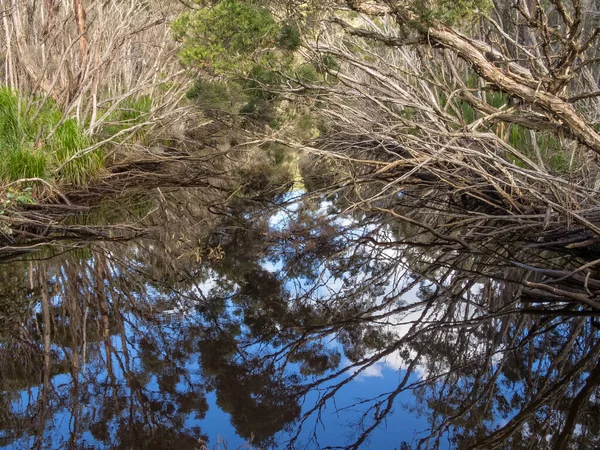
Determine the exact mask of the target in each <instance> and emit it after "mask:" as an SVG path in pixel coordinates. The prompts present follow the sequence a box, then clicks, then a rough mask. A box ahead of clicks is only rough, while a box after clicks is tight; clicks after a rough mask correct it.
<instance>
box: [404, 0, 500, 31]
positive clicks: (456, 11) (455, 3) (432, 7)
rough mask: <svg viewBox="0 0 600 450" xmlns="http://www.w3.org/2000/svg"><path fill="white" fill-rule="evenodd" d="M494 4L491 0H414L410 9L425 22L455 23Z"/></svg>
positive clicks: (469, 17)
mask: <svg viewBox="0 0 600 450" xmlns="http://www.w3.org/2000/svg"><path fill="white" fill-rule="evenodd" d="M492 6H493V3H492V1H491V0H435V1H433V2H423V1H422V0H412V1H411V3H410V4H409V9H410V10H412V11H413V12H414V13H415V14H416V15H417V16H418V17H419V18H420V19H421V20H423V21H425V22H429V21H432V20H440V21H442V22H445V23H447V24H449V25H454V24H457V23H458V22H460V21H461V20H465V19H466V20H469V19H471V18H472V17H473V16H474V15H475V14H476V13H477V12H485V11H487V10H489V9H490V8H491V7H492Z"/></svg>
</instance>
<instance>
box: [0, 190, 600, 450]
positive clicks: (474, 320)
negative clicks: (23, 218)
mask: <svg viewBox="0 0 600 450" xmlns="http://www.w3.org/2000/svg"><path fill="white" fill-rule="evenodd" d="M204 195H205V194H204V193H203V191H202V190H201V189H173V190H171V191H169V192H160V193H158V194H157V195H156V197H152V198H147V199H144V200H143V201H139V202H136V203H135V204H134V205H133V206H132V205H131V204H130V203H127V204H125V203H124V202H120V201H114V202H113V203H108V204H106V205H104V206H103V207H100V208H97V210H95V211H94V212H93V213H92V214H89V215H87V216H85V217H82V218H80V219H79V220H81V221H82V223H95V222H101V221H103V220H105V218H106V216H107V215H111V216H115V215H116V216H119V217H120V218H121V220H123V218H127V220H130V221H132V222H135V224H136V226H138V227H139V226H143V227H145V229H146V230H147V233H146V234H144V235H143V236H141V237H137V238H136V239H132V240H127V241H103V240H98V239H97V240H94V241H90V242H86V241H80V242H77V244H76V245H66V243H65V244H57V243H55V244H54V245H52V246H46V247H41V248H40V249H39V251H37V252H35V253H29V254H24V255H20V256H17V257H15V258H12V259H11V260H9V261H4V262H3V263H2V266H1V268H0V382H1V384H0V385H1V386H2V388H1V389H2V396H1V403H0V447H1V448H6V449H9V448H10V449H21V448H23V449H29V448H40V449H42V448H43V449H46V448H48V449H59V448H94V449H95V448H107V449H108V448H123V449H125V448H127V449H132V448H151V449H155V450H158V449H200V448H211V449H212V448H220V449H226V448H227V449H238V448H308V449H312V448H325V447H327V448H346V447H347V448H373V449H388V448H389V449H412V448H423V449H425V448H431V449H446V448H486V449H487V448H511V449H514V448H557V449H564V448H596V447H597V445H599V444H600V442H599V441H600V439H599V433H598V426H599V425H598V424H600V421H599V420H598V419H599V417H598V414H599V413H600V404H599V402H598V396H597V395H596V392H597V389H598V382H599V381H600V372H599V370H600V369H598V367H600V366H598V365H597V364H596V362H597V360H598V357H599V355H600V342H599V339H598V337H599V336H598V325H597V324H596V322H595V321H594V319H593V318H589V317H579V316H573V317H570V316H561V315H552V316H544V315H539V314H538V315H527V314H524V313H522V312H519V311H517V310H514V309H510V308H507V306H506V305H507V304H508V302H507V300H506V298H507V297H510V293H511V292H512V291H511V289H510V287H508V286H507V285H505V284H501V283H498V282H496V281H494V280H492V279H486V278H481V277H474V276H473V275H472V273H469V272H468V271H467V272H465V270H464V267H462V268H457V267H449V268H447V267H444V266H443V265H438V266H435V267H434V264H433V263H434V262H435V261H436V260H438V259H439V255H440V252H441V253H444V254H447V253H448V252H451V251H453V250H447V249H445V250H444V249H443V250H439V249H431V248H428V247H427V246H425V245H423V246H420V247H419V246H410V245H406V244H402V243H400V241H401V237H402V236H403V235H405V234H406V233H407V231H406V229H405V228H402V227H399V226H398V224H397V223H395V222H388V221H386V220H385V219H384V218H382V217H381V216H380V215H372V214H368V213H366V212H360V211H353V212H345V211H344V205H343V201H341V199H339V198H336V197H335V196H329V197H315V196H313V197H304V196H302V195H301V194H300V193H287V194H285V195H279V196H278V197H275V198H271V199H269V200H268V201H266V200H265V201H252V202H241V201H240V202H234V203H235V204H233V205H231V206H228V207H222V208H215V207H210V208H209V207H206V206H205V204H206V201H205V200H206V199H205V198H204V197H203V196H204ZM473 266H474V265H473V264H472V265H471V266H470V267H473ZM432 267H433V268H432Z"/></svg>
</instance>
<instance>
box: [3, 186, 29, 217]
mask: <svg viewBox="0 0 600 450" xmlns="http://www.w3.org/2000/svg"><path fill="white" fill-rule="evenodd" d="M34 203H35V201H34V200H33V197H32V195H31V187H26V188H25V189H23V190H19V189H16V188H13V187H10V188H8V190H7V191H6V193H5V194H4V195H3V196H2V197H0V214H5V213H6V210H7V209H9V208H10V207H11V206H14V205H17V206H23V205H32V204H34Z"/></svg>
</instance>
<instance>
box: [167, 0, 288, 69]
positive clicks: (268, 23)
mask: <svg viewBox="0 0 600 450" xmlns="http://www.w3.org/2000/svg"><path fill="white" fill-rule="evenodd" d="M196 3H197V4H200V2H198V1H197V2H196ZM172 31H173V34H174V36H175V38H176V39H177V40H179V41H181V42H182V43H183V49H182V50H181V54H180V55H181V58H182V60H183V61H184V63H186V64H188V65H190V66H199V67H202V68H205V69H209V70H212V71H213V72H215V73H221V74H223V73H230V72H240V71H241V72H244V71H245V69H247V68H248V66H249V65H250V64H251V61H252V59H253V57H256V58H257V59H260V53H261V52H262V51H264V49H266V48H269V47H272V46H274V45H276V44H277V43H278V42H280V43H281V44H282V45H284V46H285V47H290V46H291V47H293V46H294V45H295V42H296V37H295V35H294V33H293V31H292V28H291V27H286V28H284V29H282V28H281V26H280V25H278V24H277V23H276V22H275V19H274V18H273V16H272V15H271V12H270V11H269V10H268V9H267V8H265V7H264V6H262V5H260V4H258V3H257V2H252V1H246V2H243V1H241V0H222V1H220V2H219V3H217V4H216V5H214V6H213V7H210V8H207V7H204V8H201V9H198V10H196V11H193V12H187V13H184V14H182V15H181V16H180V17H179V18H178V19H177V20H175V22H174V23H173V24H172Z"/></svg>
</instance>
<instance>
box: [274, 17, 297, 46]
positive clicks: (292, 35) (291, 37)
mask: <svg viewBox="0 0 600 450" xmlns="http://www.w3.org/2000/svg"><path fill="white" fill-rule="evenodd" d="M301 41H302V40H301V38H300V31H299V29H298V26H297V25H296V24H294V23H289V24H284V25H283V26H281V29H280V31H279V36H278V39H277V43H278V46H279V47H280V48H283V49H285V50H289V51H294V50H297V49H298V48H299V47H300V43H301Z"/></svg>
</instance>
